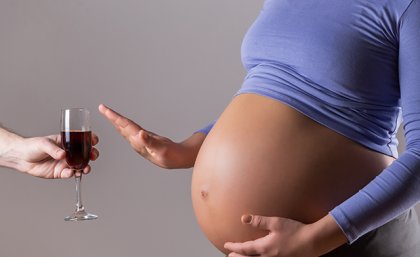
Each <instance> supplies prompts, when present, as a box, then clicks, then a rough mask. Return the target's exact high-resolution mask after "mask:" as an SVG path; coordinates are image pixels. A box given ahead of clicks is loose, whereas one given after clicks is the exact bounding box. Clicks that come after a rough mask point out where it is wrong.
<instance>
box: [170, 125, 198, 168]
mask: <svg viewBox="0 0 420 257" xmlns="http://www.w3.org/2000/svg"><path fill="white" fill-rule="evenodd" d="M205 138H206V134H203V133H200V132H198V133H194V134H192V135H191V136H190V137H188V138H187V139H185V140H184V141H182V142H180V143H179V144H178V145H179V149H178V150H177V151H176V152H177V153H178V154H179V158H178V160H180V162H179V164H178V165H177V167H175V168H185V169H187V168H191V167H193V166H194V163H195V160H196V159H197V155H198V152H199V150H200V148H201V145H202V144H203V142H204V139H205Z"/></svg>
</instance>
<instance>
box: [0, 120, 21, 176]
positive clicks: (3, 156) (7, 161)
mask: <svg viewBox="0 0 420 257" xmlns="http://www.w3.org/2000/svg"><path fill="white" fill-rule="evenodd" d="M20 140H22V137H21V136H19V135H16V134H14V133H12V132H9V131H7V130H5V129H3V128H1V127H0V166H5V167H9V168H16V167H17V165H18V155H19V153H17V152H16V151H15V147H14V146H15V144H16V142H18V141H20Z"/></svg>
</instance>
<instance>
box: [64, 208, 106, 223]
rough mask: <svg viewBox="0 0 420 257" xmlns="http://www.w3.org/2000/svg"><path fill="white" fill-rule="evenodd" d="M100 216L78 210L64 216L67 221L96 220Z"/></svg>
mask: <svg viewBox="0 0 420 257" xmlns="http://www.w3.org/2000/svg"><path fill="white" fill-rule="evenodd" d="M97 218H98V216H97V215H95V214H91V213H87V212H86V211H84V210H82V211H76V212H75V213H73V214H72V215H70V216H67V217H65V218H64V220H65V221H75V220H76V221H80V220H94V219H97Z"/></svg>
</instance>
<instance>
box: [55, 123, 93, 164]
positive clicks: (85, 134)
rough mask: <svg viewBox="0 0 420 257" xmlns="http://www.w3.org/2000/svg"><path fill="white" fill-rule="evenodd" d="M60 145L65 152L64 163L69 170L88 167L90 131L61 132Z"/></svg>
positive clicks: (90, 146) (90, 145)
mask: <svg viewBox="0 0 420 257" xmlns="http://www.w3.org/2000/svg"><path fill="white" fill-rule="evenodd" d="M61 143H62V145H63V148H64V150H65V151H66V161H67V164H68V165H69V166H70V168H72V169H75V170H82V169H84V168H85V167H86V166H87V165H88V163H89V157H90V151H91V148H92V133H91V132H90V131H62V132H61Z"/></svg>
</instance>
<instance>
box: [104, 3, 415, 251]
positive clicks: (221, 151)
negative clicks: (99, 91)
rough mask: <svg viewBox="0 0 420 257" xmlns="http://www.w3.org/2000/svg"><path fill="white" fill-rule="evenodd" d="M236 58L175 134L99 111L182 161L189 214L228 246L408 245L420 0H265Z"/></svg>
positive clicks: (166, 164) (145, 150) (163, 160)
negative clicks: (201, 108)
mask: <svg viewBox="0 0 420 257" xmlns="http://www.w3.org/2000/svg"><path fill="white" fill-rule="evenodd" d="M242 61H243V64H244V66H245V68H246V69H247V71H248V74H247V76H246V78H245V80H244V82H243V85H242V87H241V88H240V89H239V91H238V92H237V94H236V95H235V96H234V97H233V99H232V101H231V102H230V104H229V105H228V106H227V107H226V109H225V110H224V112H223V113H222V114H221V116H220V117H219V118H218V119H217V121H216V122H215V123H214V124H211V125H209V126H208V127H206V128H204V129H202V130H200V131H198V132H197V133H194V134H193V135H192V136H191V137H190V138H188V139H186V140H185V141H183V142H180V143H176V142H173V141H171V140H170V139H168V138H165V137H162V136H159V135H156V134H154V133H152V132H150V131H148V130H146V129H143V128H142V127H141V126H139V125H137V124H136V123H134V122H133V121H131V120H129V119H127V118H125V117H124V116H121V115H120V114H118V113H116V112H114V111H113V110H111V109H109V108H107V107H105V106H104V105H101V106H100V107H99V110H100V112H101V113H102V114H104V115H105V116H106V117H107V118H108V119H109V120H110V121H111V122H112V123H113V124H114V125H115V127H116V128H117V130H118V131H119V132H120V133H121V134H122V135H123V136H124V137H125V138H126V139H127V140H128V141H129V143H130V144H131V146H132V147H133V148H134V149H135V150H136V151H137V152H138V153H139V154H140V155H142V156H143V157H144V158H146V159H148V160H149V161H151V162H153V163H154V164H156V165H158V166H160V167H163V168H189V167H193V166H194V171H193V179H192V190H191V192H192V200H193V206H194V210H195V213H196V217H197V220H198V222H199V224H200V226H201V228H202V230H203V231H204V233H205V234H206V236H207V238H208V239H209V240H210V241H211V242H212V243H213V244H214V245H215V246H216V247H217V248H218V249H219V250H221V251H223V252H224V253H225V254H229V256H232V257H233V256H266V257H268V256H270V257H271V256H285V257H315V256H321V255H325V256H329V257H332V256H337V257H338V256H340V257H342V256H354V257H367V256H372V257H373V256H374V257H385V256H393V257H416V256H420V235H419V234H420V233H419V223H418V221H417V216H416V213H415V212H414V209H413V208H412V207H413V205H414V204H416V203H417V202H418V201H419V199H420V70H419V69H420V0H375V1H367V0H346V1H342V0H339V1H338V0H324V1H319V0H266V1H265V3H264V7H263V9H262V11H261V13H260V15H259V17H258V18H257V20H256V21H255V22H254V24H253V25H252V27H251V28H250V29H249V31H248V32H247V34H246V36H245V38H244V41H243V45H242ZM401 120H403V123H404V129H405V136H406V141H407V149H406V151H405V152H404V153H403V154H402V155H401V156H400V157H398V156H397V149H396V146H397V140H396V131H397V129H398V127H399V125H400V121H401Z"/></svg>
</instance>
